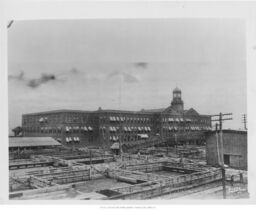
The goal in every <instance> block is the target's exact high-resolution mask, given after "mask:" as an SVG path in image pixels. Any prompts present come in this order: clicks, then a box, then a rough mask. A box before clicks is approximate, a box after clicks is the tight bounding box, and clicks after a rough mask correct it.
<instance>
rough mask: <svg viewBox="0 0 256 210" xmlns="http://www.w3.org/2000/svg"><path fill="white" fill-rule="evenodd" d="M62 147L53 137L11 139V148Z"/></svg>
mask: <svg viewBox="0 0 256 210" xmlns="http://www.w3.org/2000/svg"><path fill="white" fill-rule="evenodd" d="M60 145H61V144H60V143H59V142H57V141H56V140H54V139H53V138H52V137H9V148H14V147H38V146H60Z"/></svg>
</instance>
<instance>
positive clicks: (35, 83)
mask: <svg viewBox="0 0 256 210" xmlns="http://www.w3.org/2000/svg"><path fill="white" fill-rule="evenodd" d="M54 80H56V76H55V75H54V74H42V75H41V77H40V78H38V79H30V80H28V83H27V86H28V87H31V88H37V87H39V86H40V85H42V84H45V83H47V82H50V81H54Z"/></svg>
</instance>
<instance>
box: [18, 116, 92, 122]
mask: <svg viewBox="0 0 256 210" xmlns="http://www.w3.org/2000/svg"><path fill="white" fill-rule="evenodd" d="M88 119H89V116H88V115H87V116H77V115H73V116H72V115H66V116H63V115H51V116H47V117H46V116H25V117H23V123H24V124H28V123H40V124H43V123H48V122H50V123H58V122H66V123H80V122H82V123H86V122H88Z"/></svg>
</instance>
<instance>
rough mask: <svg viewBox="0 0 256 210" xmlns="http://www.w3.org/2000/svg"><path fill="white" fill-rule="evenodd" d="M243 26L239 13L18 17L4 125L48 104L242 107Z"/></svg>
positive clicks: (237, 119)
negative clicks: (178, 94)
mask: <svg viewBox="0 0 256 210" xmlns="http://www.w3.org/2000/svg"><path fill="white" fill-rule="evenodd" d="M245 58H246V55H245V25H244V22H243V21H241V20H239V19H152V20H150V19H147V20H146V19H144V20H136V19H133V20H132V19H130V20H128V19H127V20H125V19H124V20H66V21H65V20H59V21H54V20H48V21H46V20H45V21H16V22H14V23H13V25H12V27H11V28H10V29H9V30H8V65H9V66H8V71H9V72H8V73H9V125H10V128H13V127H14V126H17V125H20V124H21V114H22V113H30V112H38V111H45V110H53V109H81V110H96V109H98V107H99V106H101V107H102V108H103V109H125V110H140V109H142V108H145V109H146V108H162V107H167V106H169V104H170V102H171V97H172V89H174V88H175V87H176V86H178V87H179V88H181V89H182V97H183V100H184V103H185V108H186V109H188V108H191V107H193V108H194V109H196V110H197V111H198V112H199V113H201V114H216V113H219V112H232V113H233V114H234V120H233V121H232V122H225V124H224V128H235V129H239V128H241V127H242V123H241V121H242V119H241V115H242V114H243V113H246V60H245Z"/></svg>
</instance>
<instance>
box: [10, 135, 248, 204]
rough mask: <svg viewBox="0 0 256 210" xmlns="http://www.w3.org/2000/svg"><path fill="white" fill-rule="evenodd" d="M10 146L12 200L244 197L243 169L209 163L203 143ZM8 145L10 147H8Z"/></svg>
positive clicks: (54, 143) (51, 143)
mask: <svg viewBox="0 0 256 210" xmlns="http://www.w3.org/2000/svg"><path fill="white" fill-rule="evenodd" d="M26 144H27V143H26V142H24V144H23V147H24V148H23V149H22V148H21V147H19V149H15V147H16V145H14V143H13V147H12V148H9V151H10V152H9V199H10V200H61V199H64V200H143V199H157V200H158V199H166V200H170V199H180V198H184V199H185V198H186V199H202V198H205V199H220V198H227V199H238V198H248V196H249V194H248V190H247V171H246V170H240V169H232V168H229V167H228V168H226V169H225V173H224V176H223V168H221V167H218V166H216V167H214V166H210V165H208V164H207V161H206V146H198V145H180V146H175V147H169V146H168V145H166V146H162V145H161V144H157V143H155V144H154V145H151V146H150V147H149V146H147V147H142V148H140V149H138V150H137V151H136V152H135V151H133V152H126V153H124V152H122V151H121V152H120V154H118V155H116V154H115V153H113V152H111V151H107V150H104V149H102V148H86V147H83V148H69V147H65V146H64V145H61V144H59V143H58V142H57V143H56V141H55V140H53V141H48V145H41V146H40V145H39V144H37V145H36V147H35V145H33V146H32V143H30V147H29V148H28V147H27V146H26ZM10 147H11V146H10Z"/></svg>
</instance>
